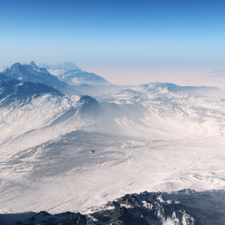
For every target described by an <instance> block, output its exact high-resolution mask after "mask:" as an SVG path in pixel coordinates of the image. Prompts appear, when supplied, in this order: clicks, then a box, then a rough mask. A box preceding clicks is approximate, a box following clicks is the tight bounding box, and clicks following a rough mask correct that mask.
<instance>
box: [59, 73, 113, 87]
mask: <svg viewBox="0 0 225 225" xmlns="http://www.w3.org/2000/svg"><path fill="white" fill-rule="evenodd" d="M57 77H58V78H59V80H61V81H64V82H66V83H67V84H69V85H81V84H88V85H110V83H109V82H108V81H107V80H105V79H104V78H102V77H100V76H98V75H96V74H94V73H88V72H82V71H79V70H70V71H67V72H65V73H62V74H60V75H58V76H57Z"/></svg>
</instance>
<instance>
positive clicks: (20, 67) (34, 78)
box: [0, 62, 69, 91]
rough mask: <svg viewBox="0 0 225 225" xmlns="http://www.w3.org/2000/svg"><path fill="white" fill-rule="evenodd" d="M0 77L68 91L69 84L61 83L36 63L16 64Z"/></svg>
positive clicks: (0, 74)
mask: <svg viewBox="0 0 225 225" xmlns="http://www.w3.org/2000/svg"><path fill="white" fill-rule="evenodd" d="M0 76H1V77H2V78H3V79H5V77H8V78H12V79H15V80H19V81H25V82H39V83H42V84H45V85H48V86H52V87H54V88H56V89H57V90H60V91H63V90H65V89H68V87H69V86H68V84H66V83H64V82H62V81H60V80H59V79H58V78H57V77H55V76H53V75H52V74H50V73H49V72H48V71H47V70H46V69H44V68H39V67H37V66H36V65H35V63H34V62H31V63H30V64H20V63H15V64H13V65H12V66H11V67H9V68H6V69H5V70H4V71H3V72H1V73H0Z"/></svg>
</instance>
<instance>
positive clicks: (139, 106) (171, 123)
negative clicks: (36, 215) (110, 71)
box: [0, 83, 225, 224]
mask: <svg viewBox="0 0 225 225" xmlns="http://www.w3.org/2000/svg"><path fill="white" fill-rule="evenodd" d="M182 88H183V87H179V86H176V85H173V84H162V83H161V84H160V83H156V84H154V83H150V84H146V85H139V86H130V87H129V88H125V89H123V90H121V91H119V92H116V93H113V94H108V95H104V96H101V98H100V97H99V98H98V99H93V98H92V97H90V96H58V95H51V94H48V93H46V94H43V95H40V96H39V97H35V98H32V99H31V101H29V102H28V104H20V102H17V104H13V105H12V104H11V105H8V106H4V107H0V131H1V136H0V149H1V159H0V171H1V174H0V176H1V177H0V182H1V183H0V199H1V204H0V212H1V213H13V212H21V211H23V212H24V211H41V210H45V211H47V212H49V213H60V212H65V211H72V212H74V211H80V212H81V213H82V214H84V213H85V212H87V208H90V207H91V206H94V205H95V206H100V205H102V204H106V203H107V202H108V201H112V200H114V199H116V198H118V197H120V196H123V195H125V194H127V193H140V192H143V191H145V190H147V191H151V192H155V191H161V192H172V191H178V190H182V189H187V188H190V189H194V190H196V191H205V190H215V189H223V187H224V186H225V172H224V165H225V158H224V157H223V152H224V143H225V142H224V137H225V122H224V121H225V101H224V100H223V99H221V98H220V97H218V98H210V97H206V96H204V95H201V94H199V93H197V94H196V93H195V94H193V95H192V94H188V93H185V91H186V92H189V90H192V89H193V88H192V87H188V91H187V90H186V88H184V90H183V89H182ZM202 90H203V92H204V91H205V88H202V87H198V91H200V92H201V91H202ZM210 90H211V89H210V88H208V89H207V92H210ZM212 91H214V89H213V90H212ZM194 92H195V88H194ZM93 152H94V153H93ZM215 193H217V192H215ZM189 195H191V194H190V193H189ZM216 195H217V194H215V195H214V197H215V196H216ZM150 197H151V196H150ZM192 197H193V196H192ZM195 197H196V196H195ZM214 197H213V198H214ZM124 199H125V200H124V202H121V203H120V202H118V203H119V204H120V206H119V207H118V208H119V209H115V211H114V208H111V209H112V211H110V210H111V209H109V211H106V212H103V214H104V213H106V215H107V217H108V218H109V220H110V221H111V220H113V218H112V217H111V216H110V215H111V213H112V214H114V213H115V214H116V215H118V217H120V216H122V217H123V216H126V215H130V213H129V212H128V214H127V213H126V212H127V211H126V209H124V208H123V207H125V208H126V206H124V204H125V202H126V199H128V200H127V201H128V202H129V201H132V199H134V200H135V199H136V198H135V196H131V198H129V196H128V198H124ZM138 199H139V198H138ZM142 200H143V199H142ZM159 200H160V201H161V198H160V199H159ZM164 200H165V199H164ZM164 200H162V201H164ZM170 200H171V199H168V202H166V201H167V199H166V200H165V202H157V201H156V203H155V205H154V206H155V207H156V206H159V208H163V207H164V206H165V205H166V208H167V206H168V208H169V209H172V208H173V207H175V206H176V205H175V206H174V205H172V206H171V202H170ZM135 201H136V200H135ZM154 201H155V200H154ZM184 201H186V200H184ZM192 201H194V200H193V198H192ZM207 202H208V201H207ZM189 203H190V204H192V202H189ZM136 204H138V200H137V202H135V203H134V205H136ZM140 204H142V203H140ZM158 204H160V205H158ZM145 205H146V204H145V203H143V206H145ZM189 206H190V205H189ZM192 206H193V205H192ZM192 206H191V208H192ZM110 207H113V206H112V205H110ZM129 207H131V205H128V207H127V210H128V211H129V210H132V209H130V208H129ZM170 207H172V208H170ZM182 207H183V206H180V208H181V209H184V210H186V209H187V208H186V207H184V208H182ZM196 207H198V205H197V206H196ZM136 209H137V211H138V210H139V208H136ZM136 209H135V210H134V211H135V212H137V211H136ZM140 210H142V209H140ZM149 210H150V209H149ZM153 211H154V210H153ZM120 212H121V213H122V214H120ZM124 212H125V214H124ZM154 212H162V211H160V210H159V211H157V210H156V211H154ZM185 212H187V214H188V215H192V214H191V213H189V211H185ZM218 212H219V213H220V210H219V209H218ZM103 214H101V213H100V214H96V215H95V216H96V217H95V218H97V217H98V218H99V221H101V218H102V216H103ZM131 214H132V213H131ZM160 215H162V214H160ZM168 215H170V214H168ZM176 215H177V214H176ZM179 215H180V214H179ZM115 218H117V217H115ZM160 218H162V217H160ZM163 218H164V217H163ZM174 218H175V217H174ZM176 218H178V217H176ZM179 218H181V217H179ZM189 218H190V217H189ZM103 219H104V218H103ZM120 222H121V221H120ZM157 222H159V224H160V223H162V221H157Z"/></svg>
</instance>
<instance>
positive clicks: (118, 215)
mask: <svg viewBox="0 0 225 225" xmlns="http://www.w3.org/2000/svg"><path fill="white" fill-rule="evenodd" d="M222 195H224V192H223V191H214V192H195V191H192V190H188V189H187V190H182V191H179V192H176V193H171V194H168V193H163V194H162V193H160V192H156V193H149V192H143V193H140V194H127V195H125V196H123V197H121V198H119V199H117V200H115V201H111V202H108V203H107V204H106V205H105V206H103V207H93V208H91V209H89V212H88V213H85V214H84V215H82V214H80V213H71V212H65V213H60V214H55V215H51V214H49V213H47V212H40V213H36V214H35V213H34V214H33V215H32V216H30V217H28V218H26V219H25V220H23V221H16V222H15V223H13V224H17V225H36V224H41V225H45V224H46V225H47V224H49V225H50V224H51V225H59V224H61V225H72V224H76V225H100V224H101V225H103V224H104V225H106V224H109V225H110V224H111V225H160V224H173V225H201V224H205V225H212V224H217V225H220V224H221V225H222V224H224V223H225V216H224V214H221V212H222V211H224V210H223V209H222V208H223V207H222V208H221V207H220V206H221V205H220V206H218V205H214V204H215V199H213V198H214V197H215V196H217V197H219V196H220V198H221V197H222ZM213 196H214V197H213ZM1 217H2V215H0V221H1V222H2V224H4V225H7V224H9V223H7V222H4V221H3V220H1Z"/></svg>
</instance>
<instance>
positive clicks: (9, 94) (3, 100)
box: [0, 80, 63, 106]
mask: <svg viewBox="0 0 225 225" xmlns="http://www.w3.org/2000/svg"><path fill="white" fill-rule="evenodd" d="M44 94H51V95H53V96H54V95H56V96H63V94H62V93H61V92H59V91H58V90H56V89H54V88H53V87H50V86H47V85H45V84H41V83H33V82H21V81H17V80H3V81H2V80H0V106H3V105H4V106H9V104H11V103H14V102H18V103H28V102H30V101H31V99H32V98H37V97H39V96H41V95H44Z"/></svg>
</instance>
